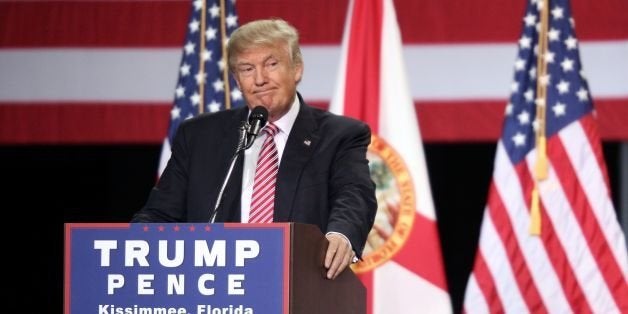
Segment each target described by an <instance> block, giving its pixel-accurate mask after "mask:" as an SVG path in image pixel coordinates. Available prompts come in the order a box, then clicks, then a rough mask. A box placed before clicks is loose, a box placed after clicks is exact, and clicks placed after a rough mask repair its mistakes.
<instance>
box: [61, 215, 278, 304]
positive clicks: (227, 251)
mask: <svg viewBox="0 0 628 314" xmlns="http://www.w3.org/2000/svg"><path fill="white" fill-rule="evenodd" d="M289 241H290V225H289V224H287V223H285V224H283V223H274V224H228V223H225V224H143V223H137V224H128V223H123V224H100V223H93V224H82V223H67V224H66V225H65V293H64V297H65V305H64V313H66V314H70V313H73V314H83V313H98V314H175V313H176V314H214V313H221V314H246V313H288V307H289V305H288V303H289V295H288V293H289V291H290V289H289V288H290V287H289V285H290V280H289V275H290V274H289V272H290V269H289V262H290V261H289V259H290V245H289Z"/></svg>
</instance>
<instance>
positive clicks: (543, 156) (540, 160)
mask: <svg viewBox="0 0 628 314" xmlns="http://www.w3.org/2000/svg"><path fill="white" fill-rule="evenodd" d="M539 3H541V5H542V8H541V23H540V30H539V47H538V57H537V60H536V62H537V79H536V120H535V121H536V123H537V129H536V153H537V155H536V164H535V166H534V189H533V190H532V204H531V205H530V234H531V235H537V236H538V235H540V234H541V207H540V206H541V205H540V200H539V181H543V180H545V179H546V178H547V171H548V170H547V168H548V165H547V146H546V145H547V138H546V135H545V133H546V132H545V130H546V128H545V124H546V123H545V122H546V121H545V113H546V107H547V106H546V101H547V85H548V84H549V76H548V75H547V60H546V59H545V57H546V55H547V28H548V24H549V23H548V20H549V17H548V15H549V0H542V2H539Z"/></svg>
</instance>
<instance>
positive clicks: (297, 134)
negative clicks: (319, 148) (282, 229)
mask: <svg viewBox="0 0 628 314" xmlns="http://www.w3.org/2000/svg"><path fill="white" fill-rule="evenodd" d="M298 97H299V101H300V103H301V106H300V109H299V114H298V116H297V119H296V121H295V122H294V125H293V126H292V130H291V131H290V135H289V136H288V141H287V142H286V147H285V148H284V152H283V155H282V157H281V164H280V166H279V173H278V175H277V187H276V189H277V190H276V191H275V193H276V194H275V195H276V198H275V221H289V220H290V217H291V216H292V211H293V210H294V209H293V208H292V203H293V201H294V196H295V194H296V189H297V186H298V183H299V180H300V178H301V175H302V174H303V168H304V167H305V164H306V163H307V161H308V160H309V159H310V158H311V156H312V152H313V151H314V150H315V148H316V145H317V144H318V141H319V139H320V137H319V136H318V135H317V134H316V133H315V131H316V129H317V128H318V124H317V122H316V120H315V118H314V115H313V110H312V108H310V107H308V106H307V105H306V104H305V102H303V99H302V98H301V95H298Z"/></svg>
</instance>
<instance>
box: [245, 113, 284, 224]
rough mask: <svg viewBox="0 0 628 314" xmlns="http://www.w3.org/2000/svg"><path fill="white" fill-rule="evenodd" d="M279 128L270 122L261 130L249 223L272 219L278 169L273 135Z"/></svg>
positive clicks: (277, 156)
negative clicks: (262, 141)
mask: <svg viewBox="0 0 628 314" xmlns="http://www.w3.org/2000/svg"><path fill="white" fill-rule="evenodd" d="M278 131H279V128H277V126H275V125H274V124H272V123H269V124H268V125H266V127H265V128H264V129H263V130H262V132H264V133H266V139H265V140H264V144H263V145H262V149H261V151H260V153H259V157H258V159H257V168H256V169H255V179H254V181H253V196H252V197H251V211H250V214H249V222H250V223H266V222H272V221H273V212H274V209H275V182H276V181H277V171H278V170H279V154H278V153H277V146H276V145H275V140H274V137H275V135H276V134H277V132H278Z"/></svg>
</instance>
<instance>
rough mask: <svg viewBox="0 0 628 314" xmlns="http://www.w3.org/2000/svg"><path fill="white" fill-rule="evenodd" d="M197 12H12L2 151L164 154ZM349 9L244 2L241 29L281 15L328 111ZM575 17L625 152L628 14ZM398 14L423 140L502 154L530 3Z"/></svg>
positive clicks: (608, 2)
mask: <svg viewBox="0 0 628 314" xmlns="http://www.w3.org/2000/svg"><path fill="white" fill-rule="evenodd" d="M190 2H191V1H189V0H188V1H173V0H151V1H146V0H126V1H111V0H90V1H83V0H76V1H58V0H39V1H24V0H1V1H0V125H1V126H2V127H0V144H1V145H16V144H19V145H23V144H27V145H28V144H46V145H58V144H114V145H115V144H151V145H154V144H155V145H159V144H162V142H163V140H164V135H165V134H166V132H167V130H168V119H167V116H168V115H169V114H170V110H171V109H172V101H173V92H174V89H175V87H176V82H177V79H178V78H177V77H178V73H177V70H176V68H177V67H178V66H179V65H180V62H181V53H182V51H181V46H182V44H184V43H185V38H184V36H185V33H184V29H186V28H187V27H188V24H189V23H190V21H191V20H190ZM348 2H349V1H348V0H299V1H293V0H273V1H267V0H238V1H237V5H236V9H237V13H238V23H239V24H242V23H243V22H245V21H251V20H254V19H258V18H268V17H269V16H279V17H281V18H283V19H286V20H287V21H289V22H291V23H292V24H293V25H295V26H296V27H297V29H298V30H299V33H300V34H301V36H300V37H301V38H300V39H301V44H302V46H301V48H302V52H303V56H304V59H305V62H306V69H305V71H306V72H305V76H304V77H303V81H302V82H301V83H300V84H299V91H300V92H301V94H302V95H303V96H304V97H305V101H306V102H307V103H309V104H312V105H315V106H318V107H321V108H327V107H328V106H329V102H330V100H331V98H332V94H333V91H334V83H335V82H334V80H330V79H321V78H333V77H334V76H335V75H336V73H337V72H338V65H339V64H338V61H339V56H340V41H341V38H342V30H343V26H344V19H345V17H346V15H347V8H348V5H347V4H348ZM571 4H572V7H573V13H574V14H575V17H576V19H577V20H578V40H579V41H578V48H579V49H580V55H581V57H582V60H583V61H584V62H585V64H586V65H587V69H586V71H587V77H588V81H589V84H590V87H591V93H593V94H594V95H595V105H596V109H597V113H598V118H599V121H600V124H599V127H600V134H601V136H602V139H603V140H608V141H625V140H626V139H628V123H627V122H626V121H627V120H626V117H628V58H626V57H625V56H626V55H628V19H627V18H626V14H625V12H628V1H626V0H604V1H597V2H596V1H591V0H573V1H572V2H571ZM212 5H213V3H208V4H207V9H209V8H211V7H212ZM229 5H230V4H229ZM394 6H395V9H396V12H397V18H398V23H399V29H400V31H401V35H402V36H401V37H402V40H403V52H404V59H405V66H406V68H407V76H408V84H409V88H410V92H411V96H412V100H413V101H414V104H415V106H416V109H417V110H416V112H417V114H416V115H417V119H418V120H419V125H420V126H421V136H422V138H423V140H425V141H427V142H455V143H458V142H469V141H471V142H477V141H482V142H485V141H495V140H496V139H497V137H498V136H499V134H500V128H501V121H502V117H503V115H502V113H503V108H504V104H505V103H506V102H507V100H508V97H507V96H508V95H507V92H505V89H506V88H507V85H508V81H509V80H510V79H511V78H512V71H511V64H512V61H513V60H512V59H513V56H514V55H515V53H516V46H515V45H513V44H512V43H513V41H515V39H516V38H518V37H519V35H520V30H521V29H520V18H521V15H522V12H523V11H524V9H525V1H523V0H521V1H494V0H470V1H457V0H420V1H417V0H395V1H394ZM197 14H200V13H197ZM227 16H228V15H227ZM32 21H37V25H38V27H33V25H32ZM212 57H213V59H214V60H217V56H216V55H213V56H212ZM208 77H209V76H208ZM210 82H212V81H211V80H208V83H210Z"/></svg>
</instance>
